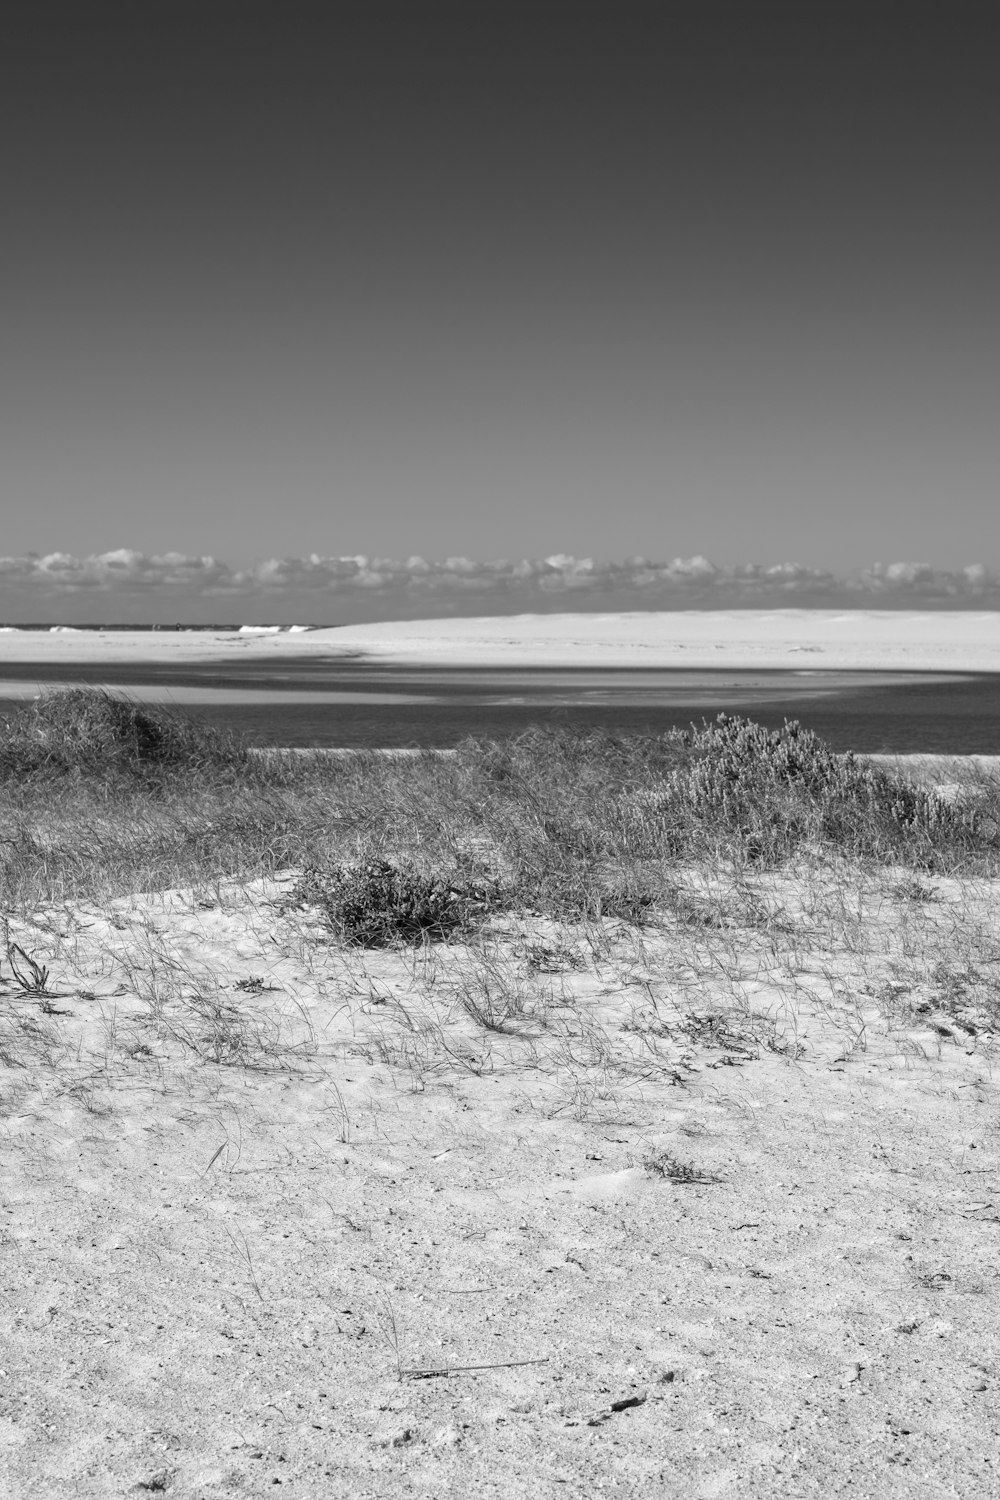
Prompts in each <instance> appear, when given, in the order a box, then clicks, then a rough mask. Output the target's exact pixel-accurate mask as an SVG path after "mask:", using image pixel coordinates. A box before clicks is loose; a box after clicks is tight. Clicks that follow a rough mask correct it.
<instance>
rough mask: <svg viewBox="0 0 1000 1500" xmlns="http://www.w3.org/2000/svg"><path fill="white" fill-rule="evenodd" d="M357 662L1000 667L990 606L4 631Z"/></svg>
mask: <svg viewBox="0 0 1000 1500" xmlns="http://www.w3.org/2000/svg"><path fill="white" fill-rule="evenodd" d="M324 657H325V658H337V657H343V658H346V659H351V658H360V659H362V660H371V661H377V662H384V663H387V664H388V663H393V662H398V663H401V664H403V663H405V664H407V665H411V666H416V665H455V666H459V665H462V666H476V665H482V666H504V665H507V666H516V665H517V666H580V667H582V666H602V667H672V666H673V667H695V668H697V667H715V668H719V667H722V668H762V669H765V668H766V669H772V670H779V669H792V670H794V669H797V670H800V671H809V670H816V671H829V670H851V669H854V670H865V671H913V672H917V671H930V672H952V671H967V672H1000V614H997V613H995V612H991V611H985V610H984V611H955V612H950V613H949V612H940V611H939V612H932V611H910V610H899V611H896V610H854V611H844V610H839V611H838V610H795V609H789V610H725V611H715V612H700V611H688V612H664V613H641V612H635V613H626V614H552V615H512V616H483V617H479V618H473V619H436V620H412V621H387V622H384V623H381V624H373V625H347V626H333V627H330V628H326V629H318V630H312V631H308V632H304V633H301V634H290V633H287V632H282V633H281V634H278V635H254V634H240V633H237V632H233V631H226V632H221V631H218V632H217V631H169V630H162V631H161V630H157V631H131V632H130V631H114V632H111V631H103V632H102V631H90V630H88V631H59V632H41V631H10V632H0V677H2V676H3V667H4V664H5V663H8V662H20V663H28V662H37V663H45V664H50V665H59V664H61V663H65V664H67V665H68V664H71V663H84V662H86V663H94V664H100V663H102V662H107V663H108V664H109V665H110V664H112V663H126V662H127V663H142V662H149V663H151V664H156V663H159V664H167V663H178V664H183V663H186V662H190V663H196V662H197V663H205V662H213V661H219V662H236V661H255V662H269V663H273V664H275V665H277V664H279V663H280V662H282V661H288V660H291V659H307V660H308V659H310V658H324Z"/></svg>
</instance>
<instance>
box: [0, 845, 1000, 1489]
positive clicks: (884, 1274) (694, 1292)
mask: <svg viewBox="0 0 1000 1500" xmlns="http://www.w3.org/2000/svg"><path fill="white" fill-rule="evenodd" d="M679 878H680V879H681V893H680V895H679V897H678V900H677V904H676V910H675V912H674V913H673V914H672V915H669V916H667V917H665V918H664V919H663V921H662V923H661V924H660V925H659V926H655V927H651V928H647V929H643V930H641V931H637V930H636V929H632V928H628V927H624V926H619V925H616V924H604V925H602V926H598V927H591V928H588V929H577V928H556V927H554V926H552V925H551V924H547V923H545V922H542V921H541V920H538V919H536V920H531V919H527V918H526V919H524V920H520V921H517V922H507V923H505V924H502V925H500V926H498V927H497V928H496V929H494V930H493V931H492V932H488V933H487V934H486V935H484V936H483V937H482V938H481V939H479V940H478V941H477V942H475V943H473V944H471V945H467V946H463V945H449V946H439V947H434V948H430V949H426V950H423V951H419V952H413V951H407V952H375V953H372V952H368V953H362V952H358V951H356V950H349V949H345V948H343V947H338V945H337V944H336V943H335V942H333V941H332V940H331V937H330V935H329V933H328V932H327V931H326V929H325V928H324V927H323V925H322V923H321V922H320V921H319V919H318V914H317V913H315V912H313V911H310V910H309V909H308V908H295V907H289V905H288V897H289V891H290V889H291V882H290V881H288V882H277V883H275V884H272V885H269V886H265V885H262V884H261V885H254V886H252V887H250V888H232V889H228V888H224V889H220V890H216V891H203V892H174V893H167V894H165V895H161V896H157V897H148V898H141V899H140V898H136V899H131V900H128V901H122V902H119V903H117V904H116V905H115V906H114V907H113V908H112V909H111V910H108V911H99V910H96V909H87V908H85V907H79V908H72V909H71V908H61V909H60V910H58V911H53V912H50V913H47V914H38V915H37V917H36V920H35V921H33V922H21V923H17V922H12V924H11V928H10V932H9V934H8V938H9V942H11V943H16V944H17V945H19V947H18V949H13V948H11V949H10V950H9V957H10V958H12V959H13V960H14V962H13V963H12V962H10V961H8V962H5V963H4V965H3V971H2V978H3V983H2V985H0V1140H2V1149H3V1155H4V1162H5V1168H4V1178H3V1191H2V1201H0V1260H2V1265H3V1270H2V1280H0V1289H2V1293H0V1490H2V1493H3V1494H4V1495H6V1496H11V1497H13V1500H21V1497H62V1496H66V1497H70V1496H72V1497H78V1496H79V1497H88V1496H102V1497H103V1496H118V1495H125V1494H132V1493H136V1494H141V1493H151V1492H165V1493H169V1494H170V1495H173V1496H183V1497H197V1500H202V1497H204V1500H208V1497H211V1496H215V1495H219V1496H223V1495H248V1496H256V1495H264V1494H268V1495H271V1494H274V1493H275V1492H276V1489H277V1488H279V1487H280V1488H282V1492H283V1493H288V1494H292V1495H296V1496H306V1495H308V1496H313V1495H315V1496H344V1497H347V1496H350V1497H352V1500H353V1497H379V1500H381V1497H391V1496H397V1495H398V1496H412V1495H427V1496H434V1497H441V1496H456V1497H458V1496H468V1495H474V1496H490V1497H494V1496H500V1497H508V1496H510V1497H513V1496H524V1495H531V1496H540V1497H549V1496H581V1497H584V1496H587V1497H589V1496H592V1495H595V1494H614V1495H630V1496H631V1495H635V1496H640V1495H641V1496H649V1495H666V1496H673V1495H677V1496H696V1497H712V1496H734V1497H772V1496H789V1497H792V1496H794V1497H799V1496H805V1495H817V1496H822V1497H826V1496H831V1495H839V1494H850V1495H861V1496H879V1497H881V1496H921V1497H923V1496H939V1495H940V1496H946V1495H948V1496H956V1495H957V1496H980V1495H981V1496H986V1495H996V1494H1000V1475H998V1473H997V1469H998V1467H1000V1457H998V1454H1000V1446H998V1437H1000V1433H998V1425H1000V1415H998V1404H997V1392H998V1390H1000V1343H998V1297H997V1294H998V1290H1000V1283H998V1276H1000V1270H998V1262H997V1245H998V1235H1000V1175H998V1174H1000V1157H998V1147H1000V1133H998V1114H997V1089H996V1083H995V1079H994V1063H995V1056H996V1046H997V1039H996V1036H995V1035H994V1029H995V1027H996V1025H997V1015H998V1012H997V998H996V975H997V968H996V965H997V964H998V963H1000V933H998V930H997V910H998V906H997V889H996V887H995V886H991V885H990V884H988V883H978V884H976V883H971V882H967V883H965V884H959V883H958V882H956V881H952V880H946V879H943V878H934V879H930V878H927V879H923V880H920V881H914V880H913V878H912V876H908V875H907V876H904V875H902V874H898V875H895V876H894V875H893V872H891V871H890V872H883V873H882V874H881V875H879V876H877V877H876V876H872V877H870V878H868V879H867V881H866V883H864V884H863V885H861V886H859V885H858V884H857V882H856V881H855V880H854V879H853V877H850V878H849V877H848V876H847V875H846V874H844V875H838V874H837V873H836V872H827V873H825V874H824V873H822V872H815V871H814V872H803V873H802V874H801V875H800V876H798V877H796V878H793V877H791V876H781V877H778V876H763V875H762V876H759V877H756V878H755V880H754V882H752V883H749V884H748V883H746V882H744V883H736V884H733V883H730V884H729V885H719V886H718V888H716V887H714V886H711V885H709V884H707V883H706V881H705V880H704V879H702V878H701V877H699V876H698V875H697V874H695V873H693V872H692V873H690V874H689V875H687V876H681V877H679ZM21 950H23V951H21ZM28 957H30V958H32V959H33V960H34V962H35V964H36V965H38V966H44V967H45V968H47V969H48V970H49V973H48V975H47V976H42V975H41V967H39V968H38V969H37V970H35V971H32V970H31V968H30V965H29V964H28ZM15 965H16V967H15ZM18 975H20V978H18ZM36 981H37V983H35V982H36ZM33 983H35V992H34V993H32V992H31V989H32V984H33ZM39 985H40V987H41V989H44V990H45V991H47V992H48V993H46V994H43V993H39V992H38V988H39Z"/></svg>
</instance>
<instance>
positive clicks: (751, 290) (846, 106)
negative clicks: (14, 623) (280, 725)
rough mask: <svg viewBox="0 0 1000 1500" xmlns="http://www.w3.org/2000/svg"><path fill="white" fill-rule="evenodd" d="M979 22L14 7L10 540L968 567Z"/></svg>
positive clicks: (965, 10)
mask: <svg viewBox="0 0 1000 1500" xmlns="http://www.w3.org/2000/svg"><path fill="white" fill-rule="evenodd" d="M998 36H1000V24H998V22H997V17H996V12H995V10H994V8H993V7H990V6H987V5H983V4H975V5H964V4H962V3H961V0H948V3H943V0H942V3H940V4H937V5H919V6H917V5H914V6H907V5H900V4H898V3H895V0H894V3H889V4H885V3H879V0H864V3H863V4H851V3H842V0H838V3H837V4H836V5H833V4H830V5H824V6H816V5H807V4H802V3H801V0H796V3H791V4H784V5H776V4H769V3H767V0H755V3H752V4H751V3H747V0H740V3H738V4H716V3H713V0H690V3H689V0H655V3H652V4H648V5H647V4H635V3H630V0H615V3H611V0H608V3H604V4H598V5H594V4H589V3H587V0H573V3H566V4H558V5H556V4H546V3H545V0H536V3H534V4H532V5H530V6H519V5H516V4H503V5H501V4H490V3H482V4H475V3H470V0H461V3H457V4H453V5H443V4H438V3H434V0H408V3H394V4H384V3H380V0H360V3H352V0H323V3H321V4H316V5H313V4H308V3H300V0H269V3H258V0H196V3H194V4H188V3H185V0H172V3H163V0H130V3H127V4H124V3H123V4H118V5H110V4H104V3H101V0H87V3H74V4H60V5H53V4H49V3H47V0H27V3H24V0H8V3H7V5H6V6H5V7H4V18H3V20H2V22H0V131H2V139H3V140H4V152H5V165H4V189H3V225H4V228H3V234H2V236H0V265H2V279H0V289H2V297H3V318H2V328H3V336H2V341H0V372H2V374H0V381H2V385H0V427H2V430H0V495H2V513H3V518H4V524H3V533H2V537H0V552H3V553H4V554H6V555H20V554H23V553H28V552H32V551H34V552H39V553H43V554H44V553H48V552H50V551H56V550H59V551H66V552H69V553H76V554H81V555H82V554H88V553H94V552H103V551H107V550H110V549H115V548H135V549H138V550H140V551H143V552H150V553H162V552H167V551H178V552H183V553H189V554H196V555H200V554H214V555H217V556H219V557H222V558H224V559H226V560H227V562H228V563H230V564H231V565H233V566H235V567H242V566H246V565H248V564H251V563H252V562H253V561H254V560H255V559H263V558H271V557H284V556H299V555H308V554H310V553H314V552H315V553H319V554H322V555H348V554H352V553H358V552H363V553H366V554H375V555H378V554H387V555H389V556H392V557H400V558H405V557H407V556H408V555H409V554H411V553H419V554H421V555H423V556H424V557H428V558H444V557H446V556H449V555H456V554H457V555H465V556H468V557H472V558H497V557H520V556H526V557H544V556H546V555H547V554H548V553H550V552H557V551H560V552H572V553H574V554H576V555H577V556H593V557H598V558H620V557H625V556H627V555H629V554H645V555H647V556H651V557H657V558H662V557H673V556H677V555H680V556H690V555H692V554H695V553H703V554H706V555H707V556H709V557H711V558H712V559H713V560H715V561H717V562H719V563H721V564H723V565H732V564H734V563H736V562H740V561H748V560H753V559H756V560H759V561H762V562H775V561H784V560H791V559H795V560H798V561H800V562H802V563H804V564H807V565H810V566H814V567H819V568H829V569H833V570H836V571H840V572H844V571H849V570H851V569H853V568H856V567H860V566H862V565H864V564H867V563H870V562H871V561H873V560H874V559H877V558H882V559H886V560H892V559H898V558H916V559H923V560H926V561H928V562H930V563H932V564H934V565H935V566H938V567H942V568H954V567H959V566H961V565H963V564H969V563H986V564H987V565H988V566H991V567H994V566H996V565H997V564H998V563H1000V535H998V528H997V523H996V514H997V510H998V506H997V490H998V486H997V474H998V459H1000V422H998V395H1000V338H998V335H1000V316H998V312H1000V278H998V274H997V267H998V266H1000V194H998V191H997V184H998V182H1000V170H998V169H1000V90H998V89H997V87H996V80H997V76H998V64H1000V45H998Z"/></svg>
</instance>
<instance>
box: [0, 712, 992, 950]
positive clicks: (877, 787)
mask: <svg viewBox="0 0 1000 1500" xmlns="http://www.w3.org/2000/svg"><path fill="white" fill-rule="evenodd" d="M0 840H2V843H0V851H2V852H0V906H2V908H3V909H4V910H7V911H17V910H26V909H36V908H39V907H44V906H51V905H53V904H59V903H61V902H65V901H72V900H79V899H88V900H97V901H102V900H105V901H106V900H110V899H114V898H115V897H118V896H124V895H129V894H134V893H137V892H149V891H157V890H164V889H170V888H176V887H211V886H212V885H213V884H215V883H217V882H219V881H221V880H244V881H245V880H252V879H257V878H261V877H270V876H273V875H274V874H275V873H276V872H278V871H282V870H288V869H297V870H300V871H303V872H306V873H305V878H306V881H307V888H308V882H309V881H311V882H312V888H313V889H314V890H315V889H316V888H317V883H318V884H319V886H322V887H323V890H324V891H325V898H324V899H325V901H326V905H327V906H328V908H329V910H330V912H331V920H333V921H334V923H335V924H336V923H338V922H339V923H340V928H341V931H342V933H343V934H345V935H349V933H350V931H351V930H353V929H357V932H358V933H360V935H361V939H362V940H364V934H365V931H366V930H367V931H368V933H369V936H370V937H371V938H372V941H377V942H383V941H386V940H387V939H388V938H389V937H391V935H392V934H391V931H390V928H389V927H386V926H385V925H384V924H383V925H382V927H381V928H379V919H377V918H375V919H372V918H371V912H372V911H374V910H375V909H376V908H379V907H381V908H383V909H386V910H388V909H395V910H396V911H397V912H398V914H399V923H398V926H399V929H400V931H401V932H402V931H403V930H404V929H406V928H407V926H409V930H410V935H411V936H413V935H417V936H423V935H425V934H426V933H427V932H429V931H433V930H434V929H439V930H440V932H441V933H443V932H445V931H446V930H452V929H454V928H455V927H456V926H457V925H461V922H460V920H459V919H460V918H461V921H462V922H464V921H465V920H466V919H467V918H468V917H469V916H470V915H471V914H472V913H473V912H474V911H475V910H485V909H487V908H489V909H493V910H495V909H498V908H501V907H506V908H507V909H511V910H516V909H526V910H533V911H536V912H538V913H541V914H547V915H552V916H556V917H562V918H566V919H581V920H586V919H592V918H601V917H618V918H621V919H624V920H626V921H629V922H632V923H635V924H637V925H641V924H642V923H643V922H644V921H646V920H648V919H649V917H650V916H651V914H653V913H654V912H655V911H656V909H657V907H658V906H661V905H663V903H665V902H666V903H668V904H669V902H670V900H671V898H672V894H673V893H674V892H675V884H676V882H675V880H674V876H673V873H672V872H674V871H675V870H676V868H677V867H678V866H679V865H681V864H683V865H690V864H692V862H694V863H696V864H705V863H706V862H707V864H708V865H710V866H716V865H718V864H719V863H720V862H722V863H724V864H726V865H728V866H732V867H734V868H756V869H769V868H777V867H779V866H781V865H782V864H783V863H785V862H787V861H790V860H793V859H796V858H798V857H800V856H801V855H803V854H805V853H807V854H809V855H810V856H811V857H814V858H818V859H839V860H843V859H847V860H850V861H855V862H859V863H861V864H864V865H896V866H904V867H907V868H908V869H910V870H912V871H913V872H915V873H916V874H919V873H921V872H922V873H925V874H926V873H933V872H937V873H948V872H961V873H964V874H968V875H973V874H981V875H989V874H992V873H994V872H995V871H996V869H997V867H998V863H1000V788H998V787H997V786H996V784H995V783H988V782H987V783H984V784H982V785H980V786H979V787H976V788H970V789H969V790H968V791H967V792H966V793H965V794H963V795H960V796H958V797H951V798H947V799H946V798H945V797H943V796H942V795H940V794H939V793H938V792H936V791H935V790H934V789H933V788H927V787H921V786H918V785H915V784H914V783H912V782H911V781H909V780H907V779H906V778H905V777H903V776H901V775H899V774H895V773H893V772H891V771H889V770H886V769H883V768H876V767H873V766H871V765H870V764H866V763H864V762H862V761H860V760H857V759H855V758H853V757H851V756H841V755H835V754H834V753H832V752H831V751H830V750H829V749H828V748H827V747H826V746H825V744H824V743H823V742H822V741H821V740H820V739H818V738H817V737H816V736H815V735H813V734H812V733H810V732H809V731H806V730H803V729H802V728H801V727H800V726H799V725H797V724H795V723H789V724H786V725H785V727H784V729H782V730H780V731H768V730H765V729H762V728H761V727H760V726H759V725H756V724H754V723H752V722H751V721H748V720H745V719H737V718H729V717H727V716H725V715H720V716H719V717H718V718H717V719H716V720H715V721H714V723H711V724H704V725H703V726H702V727H701V728H697V729H692V730H690V731H688V732H686V733H682V732H679V731H671V732H669V733H667V734H664V735H660V736H655V737H646V738H636V737H627V738H626V737H617V736H615V735H613V734H608V733H597V734H595V733H590V734H582V735H577V734H573V733H570V732H566V731H562V730H543V729H533V730H530V731H528V732H527V733H526V734H523V735H521V736H520V737H518V738H516V739H511V740H508V741H505V742H500V743H497V742H493V741H487V740H475V739H472V740H467V741H466V742H465V743H463V744H462V745H460V746H459V747H458V749H457V751H456V752H455V753H454V754H453V755H450V756H441V755H436V754H434V753H432V752H428V753H425V754H420V755H416V756H413V757H410V758H405V759H397V758H389V757H382V756H379V755H378V754H375V753H359V754H357V755H355V756H336V757H327V756H324V755H322V754H317V755H308V754H306V755H287V754H281V753H280V752H279V753H272V754H269V753H264V754H254V753H252V752H251V751H250V750H249V747H248V746H247V745H246V744H245V743H243V742H242V741H240V740H239V739H238V738H236V737H234V736H232V735H227V734H220V733H218V732H216V731H213V730H211V729H206V728H204V727H203V726H201V725H197V724H195V723H193V722H191V721H188V720H186V719H184V718H183V717H182V716H180V715H177V714H165V713H159V712H156V713H154V712H153V711H152V710H146V709H144V708H141V707H139V706H137V705H135V704H133V703H130V702H128V701H127V700H123V699H120V698H117V697H114V696H112V695H110V694H107V693H104V692H99V691H92V690H80V689H74V690H72V691H68V692H58V693H51V694H48V695H46V696H45V697H43V698H42V699H40V700H39V701H37V702H36V703H34V704H32V705H30V706H28V707H26V708H24V709H22V710H20V712H19V713H17V714H16V715H15V716H14V717H13V718H12V719H10V720H9V721H7V722H6V723H4V724H2V725H0ZM380 871H381V873H379V872H380ZM352 881H353V882H354V885H353V886H352ZM352 903H353V905H352ZM359 903H360V905H359ZM364 909H367V910H368V916H366V915H365V910H364ZM406 913H408V915H407V914H406ZM366 922H367V923H368V927H367V929H366V926H365V924H366ZM390 927H391V923H390Z"/></svg>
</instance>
